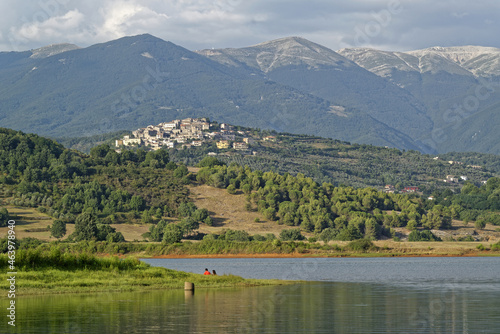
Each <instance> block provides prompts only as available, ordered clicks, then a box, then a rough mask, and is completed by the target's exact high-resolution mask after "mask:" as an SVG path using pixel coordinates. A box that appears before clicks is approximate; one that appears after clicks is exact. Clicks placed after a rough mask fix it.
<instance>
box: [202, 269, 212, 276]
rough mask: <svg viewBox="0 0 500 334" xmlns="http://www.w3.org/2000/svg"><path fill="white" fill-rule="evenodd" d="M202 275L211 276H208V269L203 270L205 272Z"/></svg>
mask: <svg viewBox="0 0 500 334" xmlns="http://www.w3.org/2000/svg"><path fill="white" fill-rule="evenodd" d="M203 275H212V274H210V271H208V269H207V268H205V272H204V273H203Z"/></svg>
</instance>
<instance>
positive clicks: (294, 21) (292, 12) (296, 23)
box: [0, 0, 500, 51]
mask: <svg viewBox="0 0 500 334" xmlns="http://www.w3.org/2000/svg"><path fill="white" fill-rule="evenodd" d="M499 28H500V1H498V0H475V1H470V0H439V1H436V0H286V1H285V0H208V1H207V0H84V1H83V0H23V1H19V0H2V1H1V2H0V51H24V50H29V49H35V48H39V47H42V46H46V45H49V44H57V43H73V44H76V45H78V46H80V47H86V46H89V45H92V44H96V43H101V42H107V41H110V40H114V39H117V38H120V37H123V36H131V35H138V34H143V33H149V34H152V35H154V36H156V37H159V38H161V39H164V40H167V41H171V42H173V43H175V44H178V45H181V46H183V47H185V48H188V49H190V50H200V49H206V48H228V47H244V46H250V45H255V44H258V43H261V42H265V41H268V40H273V39H277V38H281V37H287V36H300V37H304V38H306V39H309V40H311V41H313V42H316V43H319V44H322V45H324V46H326V47H328V48H330V49H333V50H339V49H342V48H349V47H371V48H376V49H380V50H388V51H408V50H416V49H423V48H427V47H432V46H461V45H481V46H493V47H499V48H500V38H498V31H499Z"/></svg>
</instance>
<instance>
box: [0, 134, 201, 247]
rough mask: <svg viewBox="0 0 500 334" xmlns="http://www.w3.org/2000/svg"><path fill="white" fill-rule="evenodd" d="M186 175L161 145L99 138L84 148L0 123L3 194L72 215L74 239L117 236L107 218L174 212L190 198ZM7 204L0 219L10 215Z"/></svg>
mask: <svg viewBox="0 0 500 334" xmlns="http://www.w3.org/2000/svg"><path fill="white" fill-rule="evenodd" d="M189 182H190V180H189V178H188V170H187V168H186V166H184V165H177V164H175V163H174V162H171V161H170V159H169V155H168V152H166V151H164V150H161V151H156V152H145V151H143V150H138V151H136V152H133V151H124V152H123V153H117V152H115V151H114V150H112V149H111V148H110V147H109V146H108V145H100V146H97V147H94V148H92V149H91V152H90V155H86V154H83V153H80V152H77V151H70V150H68V149H65V148H64V147H63V146H62V145H60V144H58V143H56V142H54V141H52V140H49V139H45V138H42V137H39V136H37V135H34V134H24V133H22V132H18V131H13V130H9V129H3V128H0V187H1V188H0V190H1V192H2V193H3V195H4V197H8V198H10V199H9V201H10V204H12V205H18V206H26V207H35V208H38V210H39V211H40V212H42V213H47V214H49V215H50V216H52V217H54V218H56V219H58V220H59V221H62V222H63V223H70V224H73V223H74V224H75V227H76V233H75V235H74V236H72V237H73V238H74V239H75V240H90V239H95V240H114V241H121V240H122V239H123V236H121V234H119V233H116V232H115V230H114V229H113V228H111V227H110V226H109V225H108V224H111V223H121V222H131V221H143V222H145V223H152V222H155V221H158V220H160V219H161V218H162V217H176V216H178V215H179V212H178V209H179V206H181V204H183V203H184V204H185V203H187V202H189V199H188V194H189V192H188V190H187V188H186V187H185V184H186V183H189ZM4 211H5V210H4V209H2V211H1V217H0V224H5V223H6V219H7V218H8V212H4ZM204 218H206V217H204ZM58 225H60V224H59V223H58ZM63 230H64V231H65V228H62V226H59V227H58V228H57V229H54V233H55V234H54V236H56V237H62V236H63V235H64V234H63V235H61V231H63Z"/></svg>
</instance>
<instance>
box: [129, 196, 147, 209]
mask: <svg viewBox="0 0 500 334" xmlns="http://www.w3.org/2000/svg"><path fill="white" fill-rule="evenodd" d="M145 206H146V203H145V202H144V199H142V197H141V196H132V198H131V199H130V208H131V209H132V210H134V211H142V210H144V207H145Z"/></svg>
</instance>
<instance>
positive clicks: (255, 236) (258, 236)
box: [252, 234, 266, 241]
mask: <svg viewBox="0 0 500 334" xmlns="http://www.w3.org/2000/svg"><path fill="white" fill-rule="evenodd" d="M252 239H253V240H255V241H266V237H265V236H263V235H260V234H254V235H253V237H252Z"/></svg>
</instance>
